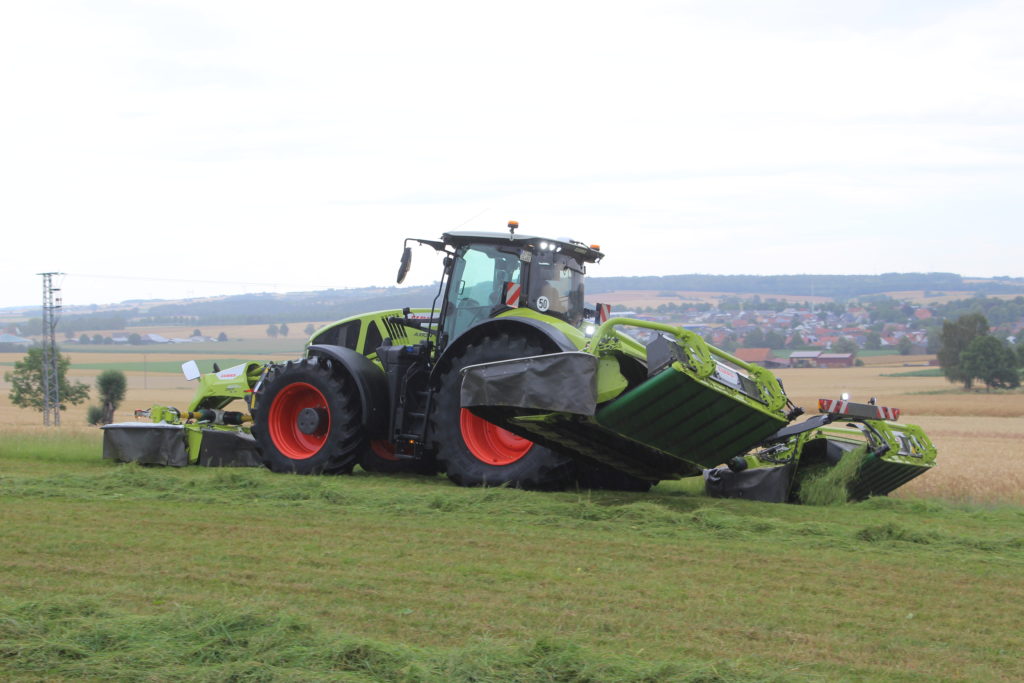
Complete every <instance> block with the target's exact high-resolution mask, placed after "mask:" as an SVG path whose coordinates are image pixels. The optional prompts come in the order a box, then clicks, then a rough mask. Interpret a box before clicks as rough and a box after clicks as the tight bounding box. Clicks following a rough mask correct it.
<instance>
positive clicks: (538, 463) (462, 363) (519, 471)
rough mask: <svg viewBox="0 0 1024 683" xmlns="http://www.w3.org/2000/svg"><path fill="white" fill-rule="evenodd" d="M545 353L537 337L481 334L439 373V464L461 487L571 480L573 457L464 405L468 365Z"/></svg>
mask: <svg viewBox="0 0 1024 683" xmlns="http://www.w3.org/2000/svg"><path fill="white" fill-rule="evenodd" d="M543 353H546V350H545V349H544V348H543V347H541V346H540V345H539V344H537V343H536V342H532V341H529V340H527V339H525V338H522V337H519V336H515V335H507V334H502V335H497V336H488V337H483V338H482V339H480V340H479V341H477V342H475V343H472V344H470V345H469V346H467V347H466V348H465V349H464V350H463V351H462V352H461V353H459V354H457V355H456V356H455V357H453V358H452V359H451V360H450V363H449V365H448V367H447V368H446V369H445V371H444V374H443V375H442V378H441V383H440V387H439V389H438V395H437V397H436V400H435V404H434V410H433V414H432V417H431V424H432V428H433V433H434V440H435V442H436V444H437V460H438V463H439V464H440V466H441V468H442V469H443V470H444V471H445V472H446V473H447V475H448V478H449V479H451V480H452V481H453V482H455V483H456V484H459V485H460V486H501V485H510V486H515V487H519V488H530V489H556V488H562V487H564V486H565V485H566V484H568V483H569V482H570V481H571V479H572V474H573V462H572V460H571V459H569V458H568V457H566V456H564V455H560V454H558V453H555V452H554V451H552V450H551V449H549V448H546V447H544V446H541V445H539V444H536V443H533V442H532V441H530V440H529V439H524V438H523V437H520V436H517V435H516V434H513V433H512V432H509V431H508V430H506V429H503V428H501V427H499V426H498V425H496V424H493V423H491V422H488V421H487V420H485V419H483V418H482V417H479V416H477V415H475V414H473V413H472V412H470V411H469V410H466V409H465V408H463V407H462V404H461V401H460V394H461V388H462V387H461V383H460V381H461V371H462V369H463V368H464V367H466V366H468V365H476V364H477V363H490V362H493V361H499V360H509V359H512V358H526V357H528V356H538V355H540V354H543Z"/></svg>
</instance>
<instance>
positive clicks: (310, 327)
mask: <svg viewBox="0 0 1024 683" xmlns="http://www.w3.org/2000/svg"><path fill="white" fill-rule="evenodd" d="M302 331H303V332H305V333H306V336H307V337H312V336H313V333H314V332H316V328H315V327H313V323H309V324H307V325H306V327H305V329H304V330H302Z"/></svg>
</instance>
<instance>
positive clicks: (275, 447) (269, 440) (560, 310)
mask: <svg viewBox="0 0 1024 683" xmlns="http://www.w3.org/2000/svg"><path fill="white" fill-rule="evenodd" d="M517 227H518V226H517V224H515V223H514V222H512V223H510V224H509V232H508V233H507V234H504V233H477V232H449V233H445V234H444V235H443V236H442V237H441V239H440V240H423V239H410V240H406V247H405V250H404V252H403V256H402V260H401V266H400V268H399V276H398V281H399V283H401V282H402V281H403V279H404V277H405V275H406V273H407V272H408V270H409V268H410V266H411V257H412V250H411V247H410V246H409V242H415V243H418V244H420V245H425V246H428V247H431V248H433V249H434V250H435V251H437V252H439V253H441V254H442V255H443V271H442V277H441V282H440V287H439V289H438V293H437V297H436V299H435V303H434V306H433V307H432V308H431V309H416V310H412V309H408V308H406V309H402V310H392V311H379V312H375V313H368V314H365V315H360V316H354V317H351V318H346V319H344V320H340V321H338V322H335V323H332V324H330V325H327V326H326V327H324V328H322V329H320V330H318V331H317V332H316V333H314V334H313V336H312V337H311V338H310V340H309V341H308V342H307V344H306V347H305V353H304V354H303V357H302V358H300V359H298V360H295V361H289V362H287V363H266V364H263V363H258V362H255V361H253V362H249V363H245V364H243V365H240V366H237V367H235V368H229V369H228V370H225V371H216V372H214V373H213V374H212V375H203V376H201V377H198V378H199V380H200V384H199V388H198V390H197V396H196V398H195V400H193V402H192V404H191V405H190V406H189V409H188V410H187V411H186V412H184V413H178V412H177V411H175V410H174V409H169V408H163V407H159V406H155V407H153V408H151V409H150V410H149V411H142V412H143V415H141V417H149V418H150V419H151V420H153V421H154V422H157V423H160V424H159V426H160V430H153V431H152V433H148V434H147V433H146V430H144V429H140V426H134V427H133V426H132V425H133V424H135V423H129V424H120V425H108V426H107V428H106V430H107V431H106V435H105V439H104V451H105V457H113V458H115V459H119V460H138V461H159V460H160V459H161V458H163V459H164V460H166V462H165V463H164V464H183V463H182V462H181V461H182V459H184V461H185V462H193V463H198V464H206V465H210V464H251V462H252V461H253V460H257V459H258V461H259V462H260V463H261V464H263V465H265V466H266V467H268V468H270V469H271V470H273V471H275V472H293V473H298V474H318V473H346V472H351V471H352V469H353V468H354V467H355V466H356V465H360V466H361V467H363V468H364V469H367V470H371V471H380V472H418V473H426V474H433V473H437V472H443V473H445V474H446V475H447V476H448V477H449V478H450V479H451V480H452V481H453V482H455V483H457V484H460V485H464V486H475V485H510V486H519V487H524V488H536V489H554V488H562V487H565V486H571V485H578V486H583V487H610V488H620V489H631V490H646V489H647V488H649V487H650V486H651V485H652V484H654V483H656V482H657V481H659V480H662V479H674V478H679V477H686V476H697V475H701V474H702V473H705V472H712V473H717V474H712V475H708V477H707V481H708V488H709V490H710V491H711V492H712V493H713V494H715V495H745V496H746V497H758V496H759V495H761V494H757V493H754V494H751V492H752V491H753V492H756V491H760V490H762V489H763V488H764V487H760V488H759V486H758V485H757V484H755V483H753V481H754V479H755V478H756V477H752V476H751V473H753V472H755V471H757V470H763V472H761V473H760V479H764V480H769V479H771V480H773V481H775V480H781V479H785V486H784V487H782V488H784V489H785V493H784V495H781V494H774V493H773V494H772V495H767V494H764V495H763V499H773V500H776V499H778V500H796V499H797V498H796V497H795V495H796V494H795V493H794V492H796V491H799V490H800V488H801V486H803V485H804V482H805V480H806V479H807V477H808V476H809V473H811V472H812V471H814V470H816V469H821V468H823V467H824V468H828V467H830V466H833V465H836V464H837V463H838V462H840V461H841V460H843V459H844V458H846V456H844V455H842V453H848V452H852V451H855V450H856V449H857V448H858V446H857V445H856V444H857V443H858V442H857V438H859V439H860V440H861V441H862V442H863V443H864V444H867V446H866V448H867V449H868V450H871V453H872V456H871V457H873V458H875V460H876V461H877V462H874V461H869V460H870V459H869V460H865V461H864V462H863V463H862V464H861V465H860V467H859V468H858V470H857V471H858V473H859V474H858V475H857V476H855V477H854V480H855V483H854V484H851V485H850V494H849V495H850V498H851V499H859V498H862V497H865V496H866V495H880V494H885V493H888V492H889V491H891V490H892V489H894V488H895V487H896V486H899V485H900V484H901V483H903V482H905V481H907V480H908V479H909V478H911V476H916V475H917V474H919V473H920V472H921V471H924V470H926V469H927V468H928V467H930V466H931V465H932V464H934V448H933V447H932V446H931V444H930V442H928V441H927V438H926V437H924V435H923V433H921V432H920V430H919V429H917V428H914V427H912V426H910V425H895V423H893V422H892V421H889V420H883V421H881V422H879V421H878V420H875V419H863V420H860V421H859V423H858V424H859V425H860V427H862V428H863V429H861V430H859V431H858V430H854V431H853V432H851V435H853V436H854V437H856V435H860V436H859V437H857V438H847V435H846V432H844V431H842V429H840V430H839V431H836V428H835V427H830V426H828V422H831V420H832V418H834V417H837V416H839V415H840V414H841V413H838V412H833V413H826V416H831V417H829V419H828V422H824V421H823V418H822V417H821V416H818V417H816V418H811V420H808V421H807V422H805V423H803V424H804V425H808V423H811V426H806V427H803V426H801V425H797V426H796V427H787V425H788V424H789V423H790V422H791V421H792V420H793V419H795V418H796V417H797V416H798V415H799V414H800V413H801V412H802V411H801V410H800V409H799V408H797V407H796V406H794V405H793V404H792V403H791V402H790V401H789V399H788V398H787V397H786V394H785V392H784V390H783V388H782V385H781V383H780V382H779V380H778V379H777V378H776V377H775V376H774V375H772V374H771V373H770V372H768V371H767V370H765V369H763V368H761V367H758V366H755V365H751V364H748V363H745V362H743V361H742V360H740V359H739V358H736V357H734V356H732V355H730V354H728V353H726V352H724V351H722V350H720V349H716V348H714V347H712V346H710V345H708V344H707V343H706V342H705V341H704V340H703V339H702V338H701V337H700V336H699V335H697V334H695V333H694V332H692V331H689V330H686V329H684V328H679V327H674V326H668V325H662V324H659V323H655V322H650V321H644V320H638V319H632V318H611V319H609V317H608V311H609V307H608V306H606V305H602V304H597V305H595V306H594V307H592V308H588V307H586V306H585V305H584V288H583V283H584V275H585V272H586V268H587V266H588V265H590V264H594V263H597V262H599V261H600V260H601V259H602V258H603V256H604V255H603V254H602V253H601V251H600V248H599V247H597V246H596V245H585V244H582V243H580V242H576V241H573V240H570V239H567V238H561V239H554V240H552V239H546V238H539V237H532V236H526V235H517V234H516V232H515V231H516V228H517ZM641 339H642V340H643V341H641ZM186 365H187V364H186ZM190 375H192V376H195V375H198V372H197V371H195V368H194V364H193V366H189V367H188V368H187V369H186V376H190ZM237 399H242V400H244V401H245V402H246V406H247V411H248V412H247V413H225V412H224V408H225V407H226V406H227V405H228V404H229V403H231V401H234V400H237ZM250 415H251V417H250ZM850 419H859V418H853V417H851V418H850ZM250 420H251V427H250V426H249V425H250ZM819 423H820V424H819ZM894 425H895V426H894ZM151 426H153V427H157V426H158V425H156V424H153V425H151ZM168 428H178V431H179V432H180V434H181V435H184V436H185V438H184V439H183V440H184V442H185V446H184V450H185V455H184V456H182V455H181V454H180V453H179V454H175V456H174V457H171V456H164V455H161V454H162V453H163V452H164V451H166V450H167V447H166V446H165V445H164V444H165V443H166V442H168V441H173V440H174V439H175V438H176V437H175V436H173V434H174V433H175V430H174V429H168ZM814 430H817V431H814ZM812 432H813V433H814V434H816V435H817V436H814V437H813V438H812V437H811V436H810V435H811V434H812ZM144 434H145V435H144ZM901 439H903V441H901ZM179 440H181V439H179ZM821 444H824V445H821ZM883 444H887V449H886V451H885V452H884V453H882V452H881V451H880V449H881V448H882V445H883ZM907 444H909V445H907ZM915 444H916V445H915ZM904 445H907V447H906V448H905V449H904V450H906V453H903V451H901V450H900V448H903V446H904ZM911 446H913V448H911ZM907 449H910V450H907ZM819 450H820V451H822V452H823V453H824V455H823V456H822V457H820V458H819V457H817V456H816V455H814V454H815V453H817V451H819ZM779 453H788V454H789V455H788V456H787V457H788V460H787V459H784V458H783V457H782V456H778V454H779ZM837 453H839V454H840V456H839V457H834V456H836V454H837ZM218 454H219V455H218ZM172 460H174V462H172ZM725 462H728V463H731V465H732V467H731V468H726V469H725V470H722V469H721V468H717V467H716V466H717V465H719V464H721V463H725ZM740 462H742V463H744V465H745V466H741V465H740V464H739V463H740ZM847 462H849V460H847ZM925 462H926V463H927V464H926V465H924V466H922V463H925ZM785 468H788V469H785ZM894 468H895V469H894ZM900 468H904V469H900ZM905 468H911V469H905ZM783 469H785V474H784V475H783V474H775V475H774V476H768V473H769V470H771V471H772V472H774V471H775V470H780V471H781V470H783ZM743 472H747V474H743ZM909 472H914V474H913V475H909V476H908V473H909ZM726 480H728V481H730V482H731V483H729V484H724V483H722V482H725V481H726ZM741 482H742V483H741ZM716 487H717V488H716ZM776 488H778V486H776Z"/></svg>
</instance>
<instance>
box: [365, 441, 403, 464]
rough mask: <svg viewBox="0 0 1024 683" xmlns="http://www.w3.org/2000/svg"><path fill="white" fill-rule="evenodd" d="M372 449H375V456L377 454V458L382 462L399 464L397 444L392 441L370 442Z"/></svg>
mask: <svg viewBox="0 0 1024 683" xmlns="http://www.w3.org/2000/svg"><path fill="white" fill-rule="evenodd" d="M370 448H372V449H373V452H374V454H376V456H377V457H378V458H380V459H381V460H391V461H392V462H398V456H396V455H395V444H393V443H391V442H390V441H385V440H383V439H374V440H373V441H371V442H370Z"/></svg>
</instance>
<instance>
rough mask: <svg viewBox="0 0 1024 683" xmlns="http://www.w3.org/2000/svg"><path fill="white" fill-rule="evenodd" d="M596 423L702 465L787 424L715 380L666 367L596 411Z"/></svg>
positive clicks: (722, 458)
mask: <svg viewBox="0 0 1024 683" xmlns="http://www.w3.org/2000/svg"><path fill="white" fill-rule="evenodd" d="M596 419H597V422H598V424H600V425H601V426H603V427H605V428H607V429H610V430H612V431H614V432H617V433H619V434H622V435H623V436H626V437H628V438H630V439H633V440H634V441H639V442H640V443H643V444H646V445H648V446H650V447H652V448H656V449H658V450H660V451H664V452H666V453H669V454H671V455H673V456H675V457H677V458H682V459H684V460H688V461H690V462H693V463H696V464H698V465H701V466H702V467H713V466H714V465H717V464H719V463H722V462H725V461H726V460H728V459H729V458H731V457H732V456H735V455H740V454H742V453H745V452H746V451H747V450H749V449H750V448H752V447H753V446H755V445H756V444H757V443H759V442H760V441H762V440H763V439H765V438H767V437H768V436H770V435H771V434H773V433H775V432H776V431H777V430H778V429H780V428H781V427H783V426H785V425H786V420H785V418H784V417H783V416H782V415H780V414H775V413H770V412H768V411H767V410H765V409H764V408H763V407H762V406H761V405H759V404H758V403H757V402H755V401H753V400H750V399H748V398H746V397H744V396H742V394H739V393H738V392H735V391H731V390H729V389H727V388H725V387H722V388H719V387H718V385H717V384H716V383H715V381H714V380H710V379H705V380H700V379H697V378H695V377H691V376H690V375H688V374H686V373H684V372H681V371H679V370H677V369H676V367H671V368H668V369H666V370H665V371H664V372H662V373H661V374H659V375H656V376H655V377H653V378H651V379H649V380H647V381H646V382H644V383H643V384H641V385H640V386H638V387H637V388H635V389H633V390H632V391H630V392H628V393H627V394H625V395H623V396H621V397H619V398H618V399H616V400H614V401H612V402H611V403H610V404H609V405H606V406H605V407H603V408H601V409H600V410H598V412H597V415H596Z"/></svg>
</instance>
